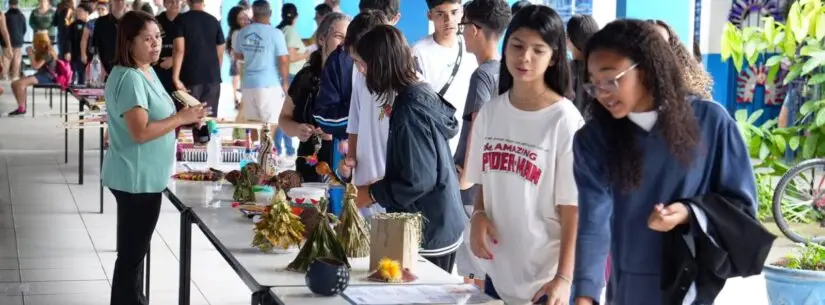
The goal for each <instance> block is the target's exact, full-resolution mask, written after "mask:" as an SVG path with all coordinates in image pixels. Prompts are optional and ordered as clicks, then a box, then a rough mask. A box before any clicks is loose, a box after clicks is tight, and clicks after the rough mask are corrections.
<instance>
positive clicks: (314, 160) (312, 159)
mask: <svg viewBox="0 0 825 305" xmlns="http://www.w3.org/2000/svg"><path fill="white" fill-rule="evenodd" d="M312 141H313V142H314V143H315V145H314V146H313V151H312V154H311V155H309V156H301V157H299V158H303V159H304V160H306V162H307V165H309V166H315V165H316V164H318V152H319V151H321V147H322V146H323V145H324V142H323V140H322V139H321V136H319V135H317V134H315V135H312Z"/></svg>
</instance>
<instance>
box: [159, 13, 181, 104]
mask: <svg viewBox="0 0 825 305" xmlns="http://www.w3.org/2000/svg"><path fill="white" fill-rule="evenodd" d="M163 7H164V8H166V11H164V12H162V13H160V14H159V15H158V16H157V17H156V19H157V20H158V25H160V29H161V31H163V45H162V46H161V49H160V61H158V63H157V64H155V65H154V68H155V74H157V75H158V79H159V80H160V83H161V84H163V88H164V89H166V92H167V93H169V94H170V95H171V94H172V92H173V91H175V84H174V83H173V82H172V63H173V62H174V59H173V55H174V53H175V52H183V40H178V39H177V38H179V37H181V33H180V29H179V28H178V25H177V24H175V20H176V19H177V18H178V15H179V14H180V0H164V1H163ZM175 44H177V46H175ZM176 105H177V106H178V107H180V106H181V105H179V104H177V103H176Z"/></svg>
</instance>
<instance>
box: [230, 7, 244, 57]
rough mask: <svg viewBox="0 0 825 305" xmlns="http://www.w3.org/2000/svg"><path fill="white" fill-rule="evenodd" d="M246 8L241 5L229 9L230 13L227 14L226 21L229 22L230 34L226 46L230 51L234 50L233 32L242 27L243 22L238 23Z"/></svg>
mask: <svg viewBox="0 0 825 305" xmlns="http://www.w3.org/2000/svg"><path fill="white" fill-rule="evenodd" d="M244 10H246V9H245V8H244V7H243V6H240V5H239V6H235V7H232V8H231V9H229V13H228V14H226V22H227V23H228V24H229V36H227V38H226V48H227V49H229V50H230V51H232V34H234V33H235V31H239V30H240V29H241V24H240V23H238V15H240V14H245V13H244Z"/></svg>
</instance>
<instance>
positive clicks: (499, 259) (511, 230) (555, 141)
mask: <svg viewBox="0 0 825 305" xmlns="http://www.w3.org/2000/svg"><path fill="white" fill-rule="evenodd" d="M582 125H584V119H583V118H582V116H581V114H580V113H579V111H578V110H577V109H576V106H574V105H573V102H571V101H569V100H567V99H562V100H561V101H559V102H556V103H555V104H553V105H551V106H548V107H547V108H544V109H541V110H538V111H523V110H519V109H517V108H515V107H514V106H513V105H512V104H511V103H510V99H509V97H508V94H507V93H505V94H502V95H499V96H494V97H493V98H492V99H491V100H490V101H489V102H487V103H486V104H485V105H484V106H483V107H482V108H481V110H480V111H479V113H478V116H477V117H476V119H475V121H474V122H473V130H472V133H471V141H470V145H471V146H470V147H469V157H468V159H467V168H466V169H465V170H466V171H467V178H468V179H469V180H470V181H471V182H474V183H477V184H481V185H483V186H484V187H483V190H484V192H483V193H484V194H483V196H484V210H485V211H486V214H487V216H488V217H490V219H491V220H492V221H493V224H494V225H495V228H496V229H497V230H498V233H499V237H498V238H499V239H498V244H493V243H492V242H490V243H489V245H490V247H491V251H492V254H493V257H494V259H493V260H482V261H481V265H482V268H483V269H484V271H485V272H486V273H487V275H488V277H489V278H490V279H491V280H493V284H494V286H495V287H496V292H498V294H499V296H501V298H502V300H504V302H505V303H507V304H511V305H522V304H532V303H531V302H530V301H531V299H532V297H533V295H534V294H535V293H536V292H537V291H538V290H539V289H540V288H541V286H542V285H543V284H545V283H547V282H549V281H550V280H551V279H553V277H554V276H555V274H556V269H557V267H558V259H559V251H560V247H561V224H560V222H559V217H558V215H557V213H556V207H557V206H558V205H576V202H577V200H578V191H577V189H576V182H575V180H574V179H573V135H574V134H575V133H576V131H577V130H578V129H579V128H580V127H581V126H582Z"/></svg>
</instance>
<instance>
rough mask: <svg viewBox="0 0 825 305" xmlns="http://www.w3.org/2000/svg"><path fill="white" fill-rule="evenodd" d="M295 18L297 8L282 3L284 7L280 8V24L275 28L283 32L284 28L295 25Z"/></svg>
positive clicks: (290, 4)
mask: <svg viewBox="0 0 825 305" xmlns="http://www.w3.org/2000/svg"><path fill="white" fill-rule="evenodd" d="M296 18H298V7H296V6H295V4H292V3H284V6H282V7H281V23H279V24H278V26H277V28H278V29H279V30H283V29H284V27H286V26H288V25H292V24H293V23H295V19H296Z"/></svg>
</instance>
